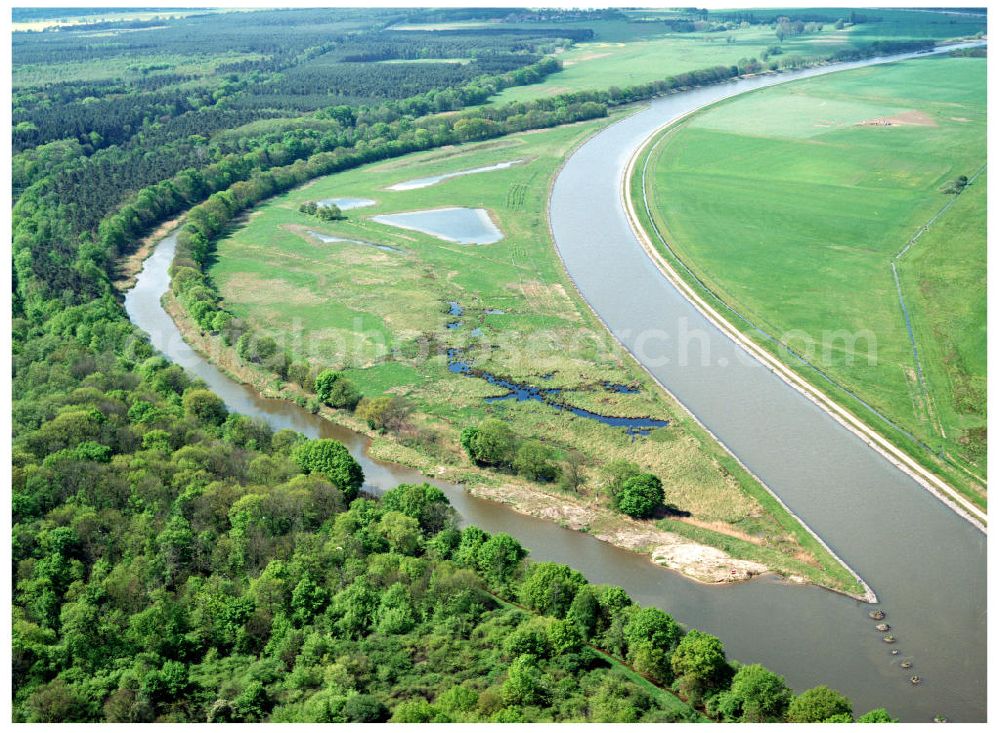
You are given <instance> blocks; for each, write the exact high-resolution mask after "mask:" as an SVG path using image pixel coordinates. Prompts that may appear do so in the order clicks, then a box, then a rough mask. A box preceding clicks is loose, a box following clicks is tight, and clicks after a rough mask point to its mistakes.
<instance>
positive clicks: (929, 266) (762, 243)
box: [632, 58, 986, 507]
mask: <svg viewBox="0 0 1000 733" xmlns="http://www.w3.org/2000/svg"><path fill="white" fill-rule="evenodd" d="M985 120H986V116H985V60H984V59H981V58H928V59H919V60H913V61H909V62H903V63H898V64H892V65H888V66H876V67H869V68H867V69H861V70H855V71H849V72H843V73H839V74H836V75H831V76H825V77H821V78H817V79H810V80H803V81H799V82H794V83H791V84H788V85H782V86H780V87H776V88H773V89H766V90H760V91H757V92H754V93H751V94H749V95H744V96H742V97H740V98H739V99H735V100H730V101H724V102H721V103H719V104H717V105H713V106H712V107H710V108H708V109H706V110H702V111H701V112H699V113H696V114H695V115H693V116H691V117H688V118H686V119H685V120H683V121H682V122H681V123H679V124H678V125H675V126H672V127H671V128H669V129H668V130H666V131H664V132H663V133H661V134H660V135H659V136H657V137H656V139H655V140H654V141H652V142H651V143H650V144H649V146H647V149H646V151H645V152H644V157H643V158H642V159H640V161H639V164H638V165H637V166H636V168H635V171H634V175H633V180H632V196H633V201H634V203H635V207H636V210H637V211H638V212H639V216H640V218H641V219H642V220H643V221H642V223H643V225H644V226H646V227H647V228H649V229H650V230H651V231H653V230H654V229H655V231H658V232H659V234H660V235H662V236H663V238H664V240H665V241H666V242H668V243H669V249H668V248H667V247H664V246H663V244H662V242H660V241H659V239H658V238H657V237H656V236H653V237H652V239H653V241H654V243H655V244H656V246H657V247H658V249H659V250H660V252H661V253H662V254H663V255H664V256H665V257H667V258H668V260H670V261H671V262H672V263H673V264H675V265H676V267H675V269H676V270H677V271H678V272H679V274H680V275H681V276H682V277H684V278H685V280H686V281H687V282H688V284H690V285H691V286H693V287H694V288H696V290H697V291H698V292H699V293H701V294H702V296H703V297H705V299H706V300H707V301H708V302H709V303H711V304H712V305H713V307H715V309H716V310H717V311H718V312H719V313H720V314H721V315H722V316H723V317H725V318H726V319H727V320H728V321H729V322H730V323H731V324H732V325H733V326H734V327H735V328H737V329H739V330H740V331H741V332H742V333H744V334H745V335H747V336H749V337H751V338H753V339H754V340H755V341H756V342H757V343H759V344H760V345H761V346H763V347H765V348H767V349H768V350H769V351H770V352H771V353H773V354H774V355H776V356H778V357H779V358H780V359H781V360H782V361H783V362H784V363H785V364H786V365H787V366H788V367H789V368H791V369H793V370H795V371H796V372H797V373H798V374H799V375H800V376H802V377H804V378H806V379H807V380H808V381H809V382H810V383H811V384H813V385H814V386H815V387H817V388H819V389H821V390H823V391H824V392H825V393H826V394H827V395H828V396H830V397H831V398H833V399H834V400H835V401H836V402H837V403H838V404H839V405H841V406H843V407H844V408H846V409H848V410H849V411H850V412H851V413H852V414H854V415H855V416H857V417H858V418H860V419H861V420H863V421H864V422H865V423H866V424H867V425H869V426H870V427H872V428H873V429H875V430H876V431H878V432H879V433H880V434H882V435H883V436H884V437H886V438H888V439H889V440H891V441H892V442H893V443H894V444H895V445H897V446H898V447H899V448H901V449H902V450H904V451H905V452H906V453H907V454H908V455H909V456H911V457H912V458H913V459H914V460H916V461H918V462H919V463H920V464H921V465H922V466H924V467H926V468H928V469H929V470H931V471H932V472H934V473H936V474H937V475H939V476H941V477H942V478H943V479H944V480H945V481H947V482H948V483H949V484H950V485H952V486H953V487H955V488H956V489H957V490H959V491H960V492H961V493H962V495H963V496H965V497H966V498H968V499H969V500H970V501H972V502H974V503H975V504H977V505H978V506H980V507H985V505H986V495H985V485H984V481H985V473H986V456H985V437H986V421H985V418H986V414H985V410H986V405H985V389H986V387H985V375H986V357H985V334H986V331H985V327H986V324H985V317H986V314H985V272H986V269H985V251H986V247H985V245H986V240H985V211H986V208H985V187H986V178H985V174H983V175H982V176H980V177H979V178H976V179H975V180H974V181H973V182H972V183H971V184H970V185H969V187H968V188H967V189H966V190H965V191H964V192H963V193H961V194H960V195H958V196H957V197H956V196H955V194H952V193H944V192H942V189H947V188H948V186H950V184H951V183H952V182H953V181H954V180H955V179H956V178H957V177H958V176H960V175H965V176H968V177H969V178H973V177H974V176H975V175H976V174H977V173H978V172H980V171H981V170H982V169H983V166H984V164H985ZM644 171H645V192H646V197H647V200H648V202H649V204H650V209H651V211H652V215H653V219H654V221H653V222H650V221H649V219H648V217H647V216H646V212H645V202H644V201H643V175H644ZM929 222H931V223H930V226H929V227H928V228H927V230H926V232H924V233H921V231H922V228H923V227H924V226H925V225H927V224H928V223H929ZM918 233H921V235H920V236H919V238H917V239H916V240H915V242H914V244H913V245H912V246H911V247H910V248H909V250H907V251H906V253H905V254H904V255H902V257H899V258H897V255H898V254H899V253H900V251H901V250H903V249H904V247H905V246H906V245H907V243H908V242H910V241H911V238H913V237H914V235H915V234H918ZM893 262H895V264H896V266H897V269H898V272H899V275H900V280H901V288H902V294H903V302H905V304H906V310H907V312H908V313H909V314H910V317H911V321H912V327H913V334H914V336H913V340H914V342H915V343H916V347H917V354H918V358H919V368H918V364H917V361H916V360H915V358H914V350H913V345H912V343H911V340H910V336H909V332H908V329H907V324H906V320H905V319H904V315H903V309H902V306H901V303H900V297H899V295H898V293H897V290H896V287H895V283H894V279H893V273H892V268H891V263H893ZM758 329H760V330H759V331H758ZM789 349H791V350H794V352H795V354H797V355H798V356H804V357H805V359H806V362H808V363H804V362H803V361H801V360H800V359H799V358H798V356H794V355H793V354H792V353H790V351H789ZM921 373H922V376H921Z"/></svg>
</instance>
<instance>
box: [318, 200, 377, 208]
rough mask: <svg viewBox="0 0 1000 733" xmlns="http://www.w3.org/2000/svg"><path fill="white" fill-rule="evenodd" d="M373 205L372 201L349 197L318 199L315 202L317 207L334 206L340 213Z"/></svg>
mask: <svg viewBox="0 0 1000 733" xmlns="http://www.w3.org/2000/svg"><path fill="white" fill-rule="evenodd" d="M374 203H375V200H374V199H356V198H350V197H341V198H332V199H320V200H319V201H317V202H316V205H317V206H336V207H337V208H338V209H340V210H341V211H350V210H351V209H360V208H362V207H364V206H372V205H373V204H374Z"/></svg>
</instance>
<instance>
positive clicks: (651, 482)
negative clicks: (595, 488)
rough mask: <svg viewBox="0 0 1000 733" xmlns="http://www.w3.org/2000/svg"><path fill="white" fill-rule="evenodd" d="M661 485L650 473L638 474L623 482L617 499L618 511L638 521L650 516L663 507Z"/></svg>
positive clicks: (663, 497) (663, 498)
mask: <svg viewBox="0 0 1000 733" xmlns="http://www.w3.org/2000/svg"><path fill="white" fill-rule="evenodd" d="M664 500H665V496H664V494H663V483H662V482H661V481H660V479H659V478H657V477H656V476H654V475H653V474H651V473H640V474H637V475H635V476H632V477H631V478H628V479H626V480H625V483H624V484H623V485H622V490H621V493H620V494H619V495H618V498H617V506H618V511H620V512H622V513H623V514H628V515H629V516H630V517H636V518H639V519H642V518H645V517H649V516H652V515H653V513H654V512H655V511H656V510H657V508H659V507H661V506H663V502H664Z"/></svg>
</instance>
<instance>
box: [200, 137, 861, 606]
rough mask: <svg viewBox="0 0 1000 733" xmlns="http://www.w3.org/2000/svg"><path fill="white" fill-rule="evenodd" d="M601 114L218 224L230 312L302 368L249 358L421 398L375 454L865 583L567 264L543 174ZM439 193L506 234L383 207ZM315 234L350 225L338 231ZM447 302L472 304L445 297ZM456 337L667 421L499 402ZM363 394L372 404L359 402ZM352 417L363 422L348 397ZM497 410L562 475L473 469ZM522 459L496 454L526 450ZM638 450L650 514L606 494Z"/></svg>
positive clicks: (576, 397) (632, 539)
mask: <svg viewBox="0 0 1000 733" xmlns="http://www.w3.org/2000/svg"><path fill="white" fill-rule="evenodd" d="M606 124H608V121H607V120H601V121H599V122H596V123H593V122H587V123H580V124H579V125H571V126H566V127H561V128H558V129H555V130H551V131H540V132H532V133H530V134H526V135H521V136H513V137H505V138H500V139H499V140H496V141H492V142H487V143H473V144H469V145H466V146H459V147H456V148H448V149H444V150H436V151H433V152H429V153H418V154H414V155H411V156H405V157H403V158H398V159H394V160H392V161H390V162H386V163H378V164H373V165H369V166H364V167H361V168H358V169H356V170H353V171H349V172H345V173H340V174H336V175H334V176H329V177H326V178H321V179H318V180H316V181H313V182H311V183H309V184H307V185H306V186H304V187H302V188H299V189H296V190H294V191H292V192H290V193H288V194H285V195H283V196H279V197H277V198H274V199H271V200H270V201H268V202H266V203H265V204H263V205H262V206H260V207H258V208H256V209H255V210H254V211H253V213H252V214H251V216H250V217H249V220H248V221H247V222H246V223H243V224H241V225H238V226H237V227H236V228H235V230H234V231H233V232H232V233H230V234H228V235H226V236H224V237H223V238H222V239H221V240H220V241H219V242H218V244H217V246H216V249H215V253H214V256H213V264H212V265H211V267H210V268H209V269H208V272H207V275H208V277H209V278H210V280H211V281H212V282H213V283H214V284H215V285H216V286H217V288H218V291H219V294H220V296H221V297H222V306H223V307H224V308H225V310H226V311H228V312H231V313H232V315H233V316H234V317H236V318H237V319H239V320H240V321H242V322H244V323H245V324H246V325H247V326H248V327H249V328H250V329H252V330H253V331H254V333H256V334H259V335H260V337H261V338H266V339H273V340H274V342H275V343H276V344H277V345H278V348H279V350H281V349H287V350H288V351H289V352H290V354H289V359H290V361H291V363H292V365H294V366H293V368H292V374H293V375H294V374H296V373H302V374H303V377H304V378H302V379H301V380H300V381H302V382H304V385H303V384H299V385H295V384H294V383H293V384H291V385H288V387H283V385H282V382H290V381H292V380H291V379H287V380H278V381H275V379H274V375H273V371H272V370H271V369H267V368H265V369H259V368H258V369H257V372H258V373H256V374H254V372H253V371H249V373H245V374H243V376H246V377H247V378H249V379H250V380H251V381H252V382H253V383H254V384H259V385H260V386H261V388H263V389H268V390H269V392H268V393H269V394H272V393H273V394H276V395H281V394H282V390H283V389H288V390H289V395H288V396H290V397H294V391H295V388H296V387H302V386H305V387H306V388H307V390H309V391H315V386H314V383H315V378H316V376H317V374H318V373H319V372H321V371H322V370H325V369H334V370H336V371H337V372H338V373H340V374H342V375H343V376H344V378H346V379H348V380H350V382H352V383H353V384H354V386H355V387H356V389H357V390H358V391H360V393H362V394H364V395H366V396H368V397H375V398H378V397H380V396H383V395H386V396H389V397H392V398H395V399H397V400H399V401H400V402H403V403H405V404H406V406H407V412H408V415H407V418H406V419H405V420H403V421H400V422H398V423H396V424H392V425H390V426H381V425H380V426H379V427H380V428H381V429H380V430H379V432H380V433H381V435H382V439H381V440H379V441H378V442H377V443H376V444H375V448H374V454H375V455H377V456H379V457H384V458H388V459H391V460H395V461H398V462H402V463H406V464H409V465H413V466H415V467H418V468H420V469H421V470H424V471H426V472H427V473H432V474H434V475H436V476H438V477H440V478H445V479H448V480H453V481H459V482H462V483H463V484H465V485H466V486H467V487H468V488H469V489H470V490H471V491H473V492H474V493H477V494H479V495H482V496H486V497H489V498H494V499H498V500H502V501H504V502H505V503H509V504H512V505H513V506H515V507H517V508H519V509H520V510H522V511H525V512H528V513H532V514H536V515H540V516H546V517H550V518H555V519H559V520H561V521H562V522H564V523H566V524H568V525H569V526H573V527H577V528H581V529H584V530H586V531H588V532H591V533H592V534H595V535H596V536H599V537H602V538H604V537H606V538H608V539H609V540H610V541H612V542H614V543H615V544H620V545H622V546H625V547H628V548H630V549H635V550H639V551H645V552H649V553H651V554H652V555H653V556H654V557H661V558H662V559H661V561H662V562H664V563H665V564H669V563H670V562H671V561H670V552H671V550H670V547H671V546H672V545H676V544H677V543H678V539H676V538H675V537H674V536H672V535H674V534H679V535H681V536H682V537H686V538H688V539H689V540H691V541H694V542H696V543H704V544H708V545H711V546H714V547H717V548H720V549H723V550H724V551H727V552H729V553H731V554H732V555H733V556H734V557H736V558H740V559H744V560H750V561H753V562H754V563H760V564H761V565H763V566H765V567H767V568H770V569H772V570H776V571H781V572H783V573H785V574H789V575H795V576H799V577H806V578H809V579H811V580H814V581H815V582H818V583H820V584H824V585H830V586H833V587H836V588H842V589H853V588H854V587H855V586H854V579H853V578H852V577H851V576H850V574H849V573H847V572H846V570H845V569H844V568H843V567H842V566H841V565H840V564H839V563H837V562H836V561H835V560H833V559H832V558H830V557H829V556H828V555H827V554H826V552H825V551H824V550H823V549H822V548H820V547H819V546H818V545H817V544H816V543H815V541H814V540H813V539H812V538H811V537H810V536H809V535H808V534H807V533H806V532H805V531H804V530H802V529H801V527H799V526H798V524H797V522H796V521H795V520H794V519H792V518H791V517H789V516H788V515H787V514H786V513H785V511H784V510H783V509H782V508H781V507H780V506H779V505H778V504H777V502H775V501H774V500H773V498H771V497H770V495H769V494H767V492H766V491H765V490H764V489H763V488H762V487H760V485H759V484H758V483H757V482H756V480H755V479H753V478H752V477H751V476H750V475H749V474H747V473H746V472H745V471H744V470H743V469H742V468H741V467H740V466H739V465H738V464H737V463H736V462H735V461H733V460H732V458H731V457H729V456H728V455H727V454H726V453H725V452H724V451H722V450H720V449H718V448H717V447H716V446H715V444H714V441H713V440H712V439H711V438H710V437H709V436H708V435H706V434H705V433H704V432H703V431H701V430H700V429H698V427H697V426H696V424H695V423H694V422H693V421H692V420H690V418H688V417H687V416H686V414H685V413H684V411H683V410H682V409H681V408H680V407H679V406H678V405H677V404H676V403H675V402H674V401H673V400H671V399H670V398H669V396H668V395H665V394H664V393H663V392H662V390H660V389H659V388H658V387H657V386H656V385H655V383H653V382H652V381H651V380H650V379H649V377H648V376H646V375H645V373H644V372H642V370H641V369H640V368H638V367H637V366H636V365H635V364H634V362H632V361H631V359H630V357H628V356H627V355H626V354H625V353H624V352H623V350H622V349H621V347H620V346H618V345H617V344H616V343H615V342H614V341H613V339H612V338H611V336H610V335H609V334H608V333H607V332H606V330H605V329H603V327H602V326H601V325H600V323H599V322H597V321H596V319H595V318H594V316H593V315H592V314H591V313H590V311H589V309H588V308H587V307H586V305H585V304H584V303H583V302H582V300H581V299H580V298H579V297H578V296H577V294H576V291H575V289H574V287H573V285H572V282H571V281H569V279H568V278H567V276H566V274H565V272H564V271H563V269H562V267H561V264H560V262H559V259H558V255H557V254H556V253H555V251H554V248H553V246H552V243H551V239H550V237H549V235H548V227H547V217H546V210H545V209H546V201H547V191H548V187H549V185H550V182H551V179H552V177H553V175H554V173H555V171H556V170H557V169H558V167H559V164H560V161H561V160H562V158H563V156H564V155H565V154H566V153H567V152H568V151H569V150H570V149H571V148H572V147H573V146H574V145H575V144H577V143H578V142H579V141H581V140H583V139H585V138H586V137H587V136H589V135H590V134H592V133H593V131H594V130H596V129H598V127H600V126H603V125H606ZM512 160H520V161H521V162H520V163H516V164H514V165H512V166H510V167H509V168H506V169H501V170H493V171H488V172H482V173H477V174H470V175H465V176H460V177H456V178H452V179H449V180H446V181H442V182H440V183H437V184H434V185H431V186H428V187H426V188H419V189H413V190H406V191H391V190H387V189H388V188H389V187H390V186H392V185H395V184H399V183H402V182H405V181H407V180H409V179H411V178H412V179H418V178H424V177H429V176H433V175H440V174H445V173H449V172H454V171H461V170H473V169H476V168H484V167H488V166H490V165H494V164H497V163H503V162H510V161H512ZM336 197H356V198H360V199H366V200H370V201H376V203H374V204H372V205H371V206H365V207H363V208H357V209H352V210H349V211H347V212H344V216H345V217H346V218H344V219H343V220H340V221H323V220H320V219H318V218H317V217H315V216H313V215H310V214H307V213H303V212H301V211H300V210H299V209H300V207H301V206H302V204H303V203H305V202H307V201H322V200H324V199H332V198H336ZM442 207H467V208H484V209H486V210H487V211H488V212H489V216H490V217H491V219H492V220H493V221H495V222H496V225H497V226H498V228H499V229H500V231H501V232H502V233H503V235H504V238H503V239H502V240H501V241H499V242H496V243H494V244H488V245H478V246H477V245H466V244H458V243H448V242H443V241H442V240H440V239H437V238H435V237H432V236H430V235H426V234H420V233H414V232H412V231H410V230H406V229H400V228H397V227H392V226H389V225H386V224H381V223H378V222H377V221H373V220H372V217H376V216H378V215H379V214H382V213H385V212H399V211H403V212H407V211H413V210H433V209H439V208H442ZM317 235H326V236H335V237H338V238H340V239H343V240H348V241H346V242H326V243H324V242H323V241H322V240H321V239H320V238H319V236H317ZM355 242H360V244H358V243H355ZM373 243H374V244H379V245H382V246H389V247H392V248H393V249H392V250H391V251H386V250H384V249H379V248H376V247H374V246H371V245H372V244H373ZM182 297H183V296H182ZM450 303H457V304H458V305H459V307H460V308H461V311H462V314H461V315H454V314H451V313H449V310H450V309H451V306H450ZM188 323H189V326H190V325H193V324H191V322H190V320H189V321H188ZM459 323H460V324H461V325H456V326H455V327H453V328H449V327H448V326H449V324H459ZM197 336H200V334H197V335H196V337H197ZM230 340H231V342H234V341H235V339H230ZM236 346H237V344H235V343H233V344H232V348H231V349H229V351H230V352H235V351H237V349H236ZM452 350H456V351H458V352H460V353H461V357H453V360H454V359H457V358H461V359H462V360H463V361H465V362H467V363H469V364H470V365H471V366H473V367H474V368H476V369H481V370H483V371H485V372H487V373H490V374H493V375H497V376H500V377H501V378H502V379H504V380H506V381H508V382H512V383H515V384H520V385H533V386H535V387H542V388H545V389H556V390H559V403H560V404H563V405H568V406H571V407H579V408H583V409H586V410H589V411H591V412H596V413H600V414H602V415H610V416H620V417H651V418H656V419H660V420H664V421H666V422H668V423H669V424H668V425H667V426H665V427H659V428H656V429H655V430H653V431H652V432H651V433H650V434H649V435H648V437H642V436H635V435H631V434H629V433H628V432H626V431H625V430H624V429H622V428H620V427H614V426H609V425H605V424H602V423H601V422H599V421H596V420H590V419H586V418H582V417H577V416H574V415H572V414H567V413H566V411H565V410H560V409H556V408H554V407H553V406H551V405H549V404H546V403H544V402H542V401H539V400H535V399H525V400H520V401H516V400H509V401H507V400H505V401H493V402H490V401H487V400H488V399H489V398H491V397H499V396H503V395H504V394H506V393H507V392H508V391H509V390H508V389H507V388H505V387H502V386H497V385H495V384H490V383H489V382H487V381H486V380H483V379H474V378H467V377H465V376H464V375H462V374H458V373H455V372H454V371H453V370H450V369H449V352H451V351H452ZM224 353H225V351H224ZM221 358H222V359H226V357H225V356H222V357H221ZM253 359H254V357H253V356H251V358H250V359H240V358H239V356H237V355H235V354H232V353H230V354H229V359H228V361H227V363H229V364H231V366H237V368H238V367H239V366H242V367H243V368H244V369H248V370H254V369H255V367H257V365H256V364H253V363H252V362H253ZM300 363H301V364H302V368H301V369H299V370H298V371H297V369H296V367H297V365H298V364H300ZM286 371H287V370H286ZM261 372H263V373H261ZM608 384H623V385H624V386H625V387H627V388H628V389H627V391H624V390H623V391H615V390H614V389H609V388H608V387H607V386H606V385H608ZM298 399H300V400H303V399H305V398H303V397H299V398H298ZM312 399H313V403H314V404H316V403H318V402H319V400H318V399H317V398H315V397H313V398H312ZM304 404H305V403H304ZM366 404H367V402H365V403H361V405H360V406H359V408H360V409H361V412H362V414H363V412H364V408H365V406H366ZM339 419H340V420H342V421H344V423H345V424H347V425H348V426H352V427H357V428H360V429H365V428H366V427H367V426H366V425H365V424H364V422H362V421H361V420H357V419H355V420H353V421H352V420H351V416H349V415H344V414H341V415H339ZM486 419H501V420H502V421H503V422H504V423H505V424H506V425H508V426H509V428H510V430H511V431H512V433H513V434H514V435H515V436H516V437H517V438H518V439H521V440H526V441H532V442H531V443H529V444H530V445H535V446H537V448H538V453H539V454H540V457H539V460H540V461H541V462H542V463H543V464H544V463H550V464H552V466H551V472H552V474H553V475H552V476H551V478H550V480H548V481H539V480H532V479H533V478H535V476H534V475H532V473H531V472H527V473H526V472H524V471H520V472H517V473H520V474H521V475H520V476H518V475H512V473H513V472H511V471H500V472H498V471H484V470H482V468H477V467H476V466H475V465H474V461H471V460H470V458H469V456H467V455H465V451H463V449H462V446H461V443H460V437H461V433H462V431H463V430H464V429H466V428H469V427H474V426H476V425H478V424H480V423H481V422H482V421H484V420H486ZM515 458H516V456H511V457H510V458H509V459H507V460H504V461H498V462H497V463H500V464H501V465H499V466H494V467H495V468H501V469H502V468H503V464H506V465H507V466H508V467H509V466H512V464H513V463H514V459H515ZM630 465H631V466H635V467H637V468H636V469H634V470H639V469H641V470H643V471H647V472H650V473H653V474H655V475H657V476H659V477H661V480H662V481H663V482H664V485H665V492H666V496H667V501H668V503H669V504H671V505H672V507H673V508H674V511H673V512H672V515H669V516H667V517H663V518H661V519H659V520H658V521H656V522H655V523H654V522H646V523H638V522H635V521H629V520H628V519H627V518H624V517H622V516H621V515H620V514H617V513H616V512H614V511H609V510H608V508H607V504H608V501H609V499H610V498H612V497H609V496H608V491H609V487H610V486H611V485H612V484H613V480H612V478H613V476H614V475H615V473H614V472H615V470H616V469H617V470H619V471H620V470H623V469H624V470H628V466H630ZM532 470H533V471H535V473H538V470H537V468H535V467H533V468H532ZM684 514H688V515H689V516H683V515H684ZM657 529H659V530H660V531H659V532H658V531H657ZM668 533H669V534H668ZM694 561H695V563H696V564H692V565H691V566H690V567H688V566H681V567H679V568H678V569H681V570H685V571H687V572H689V573H690V574H691V575H693V576H694V577H699V575H700V576H701V577H703V578H704V579H706V580H714V579H718V578H719V576H720V575H721V576H722V577H729V574H730V567H731V563H729V562H728V561H725V562H723V563H722V565H709V566H708V567H701V565H702V564H703V563H704V561H703V560H700V558H698V557H697V556H696V557H695V558H694ZM737 566H738V567H740V569H741V570H742V568H743V567H744V566H743V565H741V564H739V563H737ZM745 567H747V568H749V571H750V572H759V569H760V566H759V565H749V566H745Z"/></svg>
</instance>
